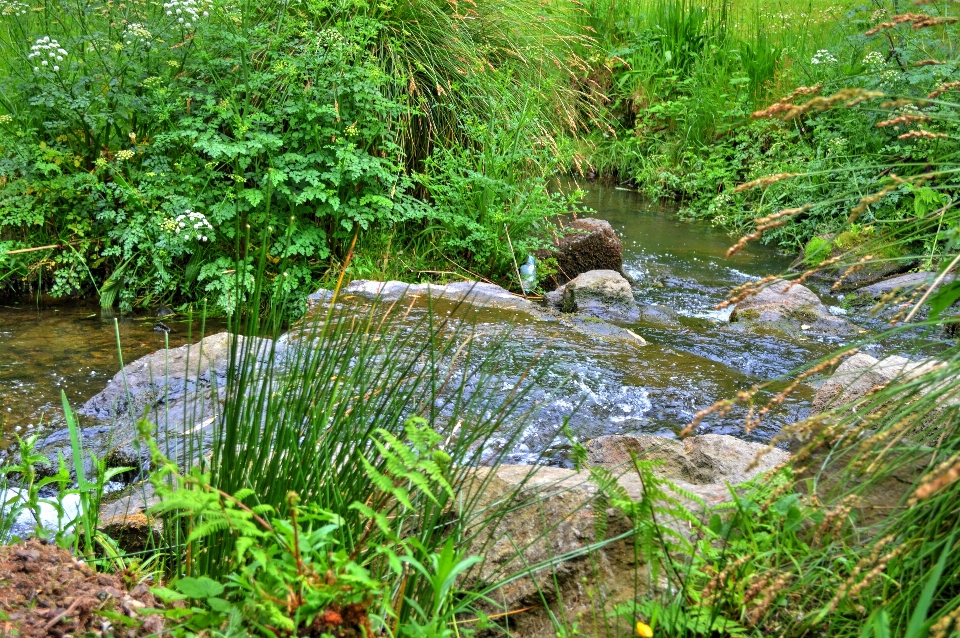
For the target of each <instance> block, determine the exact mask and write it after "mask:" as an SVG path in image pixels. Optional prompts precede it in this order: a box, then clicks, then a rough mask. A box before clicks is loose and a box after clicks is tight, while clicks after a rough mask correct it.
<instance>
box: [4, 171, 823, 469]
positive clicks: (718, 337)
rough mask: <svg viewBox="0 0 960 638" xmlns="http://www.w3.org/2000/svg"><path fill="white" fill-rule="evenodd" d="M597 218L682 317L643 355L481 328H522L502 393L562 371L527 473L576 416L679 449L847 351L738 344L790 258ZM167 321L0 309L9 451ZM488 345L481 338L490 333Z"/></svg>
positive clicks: (529, 445)
mask: <svg viewBox="0 0 960 638" xmlns="http://www.w3.org/2000/svg"><path fill="white" fill-rule="evenodd" d="M586 204H587V205H588V206H589V207H591V208H593V209H594V210H596V211H597V215H596V216H597V217H600V218H602V219H606V220H608V221H610V222H611V224H612V225H613V226H614V228H615V229H616V230H617V232H618V233H619V234H620V237H621V239H622V241H623V245H624V271H625V273H626V274H627V275H628V276H629V277H630V278H631V280H632V281H633V285H634V291H635V296H636V298H637V300H638V301H639V302H640V303H642V304H659V305H662V306H667V307H669V308H672V309H674V310H675V311H676V312H677V313H678V317H677V320H676V321H675V322H674V323H673V324H671V325H670V326H668V327H663V326H658V325H650V324H644V323H640V324H637V325H634V326H630V328H631V329H632V330H634V332H636V333H638V334H640V335H642V337H643V338H644V339H646V341H647V342H648V345H646V346H642V347H640V346H636V345H634V346H625V345H624V343H623V342H622V341H617V340H612V341H611V340H609V339H603V338H597V336H596V335H591V334H590V333H589V331H587V332H584V331H583V330H572V329H568V328H564V327H563V325H561V324H563V322H562V321H560V322H559V323H557V321H543V320H537V319H535V318H530V317H524V316H520V315H512V314H511V313H510V312H509V311H506V310H503V309H498V310H496V311H494V310H489V311H486V314H480V315H478V317H479V320H480V322H481V324H482V323H484V322H486V323H487V324H489V326H491V328H493V327H496V326H498V325H500V326H502V325H503V324H506V323H511V324H513V329H512V333H511V336H510V339H511V342H510V345H511V347H510V348H509V353H510V354H509V356H508V357H507V359H508V360H507V361H505V362H504V364H505V366H506V367H505V369H507V370H508V371H509V372H508V374H507V375H506V376H505V377H504V383H503V389H502V391H503V392H509V391H510V388H511V387H512V386H511V384H512V382H513V380H515V379H516V378H517V377H518V376H519V375H521V374H522V371H523V370H526V369H528V368H530V367H535V366H537V365H539V359H538V355H539V353H540V352H541V351H544V350H545V351H546V352H547V354H548V356H547V357H546V358H547V359H549V360H550V362H551V363H550V365H551V366H552V367H551V368H550V372H549V374H548V375H547V376H546V383H545V385H544V387H543V388H542V390H538V393H537V395H536V396H535V397H534V398H536V399H537V400H538V401H540V403H541V405H542V406H543V407H542V410H541V412H540V414H539V415H538V416H537V418H536V419H535V421H534V422H533V423H532V424H531V426H530V427H529V429H528V430H527V432H525V434H524V437H523V440H522V443H521V445H520V447H519V448H518V449H517V450H516V460H518V461H523V460H529V458H531V457H532V456H535V455H536V454H538V453H539V452H541V451H543V450H544V449H550V450H553V451H554V452H555V454H556V455H562V453H563V449H562V448H563V446H562V445H561V446H558V445H557V444H556V443H554V442H553V441H555V436H556V433H557V431H558V429H559V427H560V425H561V424H562V423H563V421H564V418H566V417H568V416H569V415H570V413H571V411H572V410H573V408H574V407H577V408H579V409H578V411H577V412H576V415H575V416H574V418H573V419H572V420H571V422H570V427H571V429H572V430H573V431H574V432H575V434H576V435H577V436H578V437H579V438H581V439H589V438H592V437H594V436H598V435H602V434H611V433H637V432H643V433H650V434H663V435H668V436H670V435H673V434H675V433H676V432H677V431H678V430H679V429H681V428H682V427H683V426H684V425H686V424H687V423H688V422H689V421H690V419H691V418H692V417H693V415H694V413H695V412H696V411H697V410H700V409H702V408H704V407H707V406H708V405H710V404H712V403H713V402H714V401H716V400H719V399H723V398H728V397H732V396H733V395H735V394H736V393H737V391H739V390H743V389H747V388H749V387H751V386H753V385H755V384H757V383H759V382H762V381H768V380H771V379H775V378H778V377H780V376H781V375H784V374H786V373H788V372H789V371H790V370H791V369H793V368H795V367H797V366H800V365H802V364H804V363H806V362H808V361H811V360H813V359H815V358H817V357H819V356H822V355H823V354H826V353H827V352H829V351H830V350H831V349H832V348H833V347H835V345H836V344H835V343H833V344H832V343H827V342H823V341H818V340H816V339H813V338H809V339H804V338H803V337H797V338H796V339H793V340H790V341H786V340H783V339H779V338H776V337H774V336H769V335H763V334H754V333H749V332H742V331H735V330H730V329H729V328H728V314H729V312H728V311H727V312H724V311H717V310H715V309H714V307H715V306H716V305H717V304H718V303H719V302H721V301H722V300H724V299H725V298H726V294H727V292H728V291H729V290H730V288H732V287H733V286H736V285H739V284H742V283H744V282H745V281H748V280H751V279H756V278H759V277H761V276H763V275H766V274H769V273H772V272H781V271H783V270H785V269H786V267H787V266H788V265H789V261H790V260H789V259H788V258H787V257H785V256H783V255H780V254H778V253H776V252H774V251H772V250H769V249H766V248H764V247H762V246H751V247H749V248H748V249H747V250H744V251H742V252H741V253H739V254H738V255H736V256H734V257H733V258H730V259H727V258H726V257H725V253H726V250H727V248H728V247H729V245H730V243H731V239H730V238H729V237H728V236H726V235H724V234H722V233H720V232H717V231H716V230H714V229H713V228H711V227H710V226H709V225H705V224H702V223H692V222H686V221H681V220H679V219H677V217H676V216H675V215H674V214H673V213H672V212H671V211H669V210H665V209H663V208H660V207H657V206H654V205H651V204H650V203H649V202H648V201H646V200H644V199H643V198H642V197H641V196H639V195H638V194H637V193H635V192H631V191H626V190H622V189H618V188H612V187H594V188H592V190H591V192H590V193H589V195H588V197H587V201H586ZM826 301H827V302H828V303H832V300H830V299H826ZM414 314H416V313H414ZM156 321H157V320H156V318H154V317H147V316H143V317H127V318H121V319H119V321H117V320H116V319H115V318H113V317H106V316H104V315H103V314H102V313H101V312H100V310H99V308H98V307H96V306H91V305H81V306H60V307H52V308H37V307H36V306H30V305H28V304H21V305H19V306H15V307H2V308H0V425H2V445H3V446H8V445H9V444H10V442H11V441H12V440H13V435H14V434H19V435H21V436H22V435H24V434H26V433H29V432H34V431H38V430H41V429H43V430H49V429H55V428H58V427H62V425H63V418H62V415H60V411H59V405H60V392H61V390H64V391H66V393H67V397H68V399H69V400H70V401H71V403H72V404H74V405H79V404H80V403H82V402H83V401H85V400H86V399H88V398H89V397H91V396H92V395H94V394H96V393H97V392H99V391H100V390H102V389H103V387H104V385H105V384H106V382H107V380H108V379H109V378H110V377H111V376H112V375H113V374H114V373H116V371H117V370H118V369H119V361H118V357H117V347H116V346H117V337H116V328H117V326H119V334H120V343H121V346H122V350H123V356H124V358H125V362H127V363H129V362H130V361H133V360H134V359H135V358H137V357H139V356H142V355H144V354H147V353H150V352H153V351H156V350H158V349H160V348H162V347H163V345H164V334H163V333H157V332H155V331H154V323H155V322H156ZM163 321H164V323H166V324H168V325H169V326H170V327H171V328H173V330H174V331H173V332H172V333H170V335H169V343H170V345H171V346H178V345H181V344H183V343H186V342H187V340H188V334H189V333H190V331H191V330H192V331H193V333H194V334H198V333H199V332H200V326H199V325H198V324H194V325H193V326H190V325H189V324H188V322H186V321H177V320H175V319H173V320H168V319H166V318H165V319H164V320H163ZM215 329H216V330H219V329H220V327H219V326H211V325H208V326H207V329H206V333H207V334H212V333H213V332H215V331H216V330H215ZM558 330H559V332H557V331H558ZM479 331H480V332H481V333H483V331H484V329H483V326H482V325H481V326H480V330H479ZM494 332H495V331H494V330H490V331H488V333H489V334H490V335H493V333H494ZM484 338H488V339H491V340H492V339H496V338H497V337H494V336H489V337H481V338H480V339H479V343H481V344H482V342H483V339H484ZM511 375H512V376H511ZM811 396H812V390H811V389H810V388H806V387H804V388H801V389H800V391H798V392H797V393H795V394H794V395H793V396H792V397H791V398H790V400H788V401H787V402H786V403H785V405H784V406H783V409H782V410H781V411H780V412H779V413H778V414H775V415H772V416H771V417H770V418H769V419H768V420H767V421H766V422H765V423H764V424H763V425H762V426H761V427H760V428H758V429H757V430H755V431H754V432H753V433H752V434H751V437H752V438H755V439H760V440H769V438H770V437H771V436H773V435H774V434H775V433H776V432H777V431H778V430H779V428H780V427H782V426H783V425H784V424H785V423H788V422H791V421H793V420H796V419H797V418H800V417H802V416H803V414H804V412H805V410H806V408H807V406H808V404H809V399H810V397H811ZM742 420H743V413H739V412H733V413H731V414H730V415H727V416H726V417H725V418H722V419H720V418H714V419H712V420H707V421H705V422H704V424H703V429H702V430H701V431H710V432H719V433H729V434H738V433H740V431H741V429H742Z"/></svg>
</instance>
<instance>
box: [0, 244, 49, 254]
mask: <svg viewBox="0 0 960 638" xmlns="http://www.w3.org/2000/svg"><path fill="white" fill-rule="evenodd" d="M63 245H64V244H50V245H49V246H37V247H36V248H18V249H16V250H8V251H7V252H5V253H4V254H5V255H17V254H19V253H35V252H37V251H39V250H50V249H51V248H60V247H61V246H63Z"/></svg>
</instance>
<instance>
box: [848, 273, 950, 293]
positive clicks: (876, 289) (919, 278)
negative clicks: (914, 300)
mask: <svg viewBox="0 0 960 638" xmlns="http://www.w3.org/2000/svg"><path fill="white" fill-rule="evenodd" d="M936 278H937V273H935V272H912V273H908V274H906V275H900V276H899V277H891V278H890V279H884V280H883V281H878V282H877V283H875V284H870V285H869V286H864V287H863V288H858V289H857V290H855V291H854V292H853V293H851V294H852V295H854V296H855V297H866V298H870V299H879V298H880V297H883V296H884V295H887V294H890V293H898V292H911V291H913V290H916V289H917V288H919V287H920V286H923V285H924V284H930V283H932V282H933V280H934V279H936ZM953 279H954V277H953V276H952V275H948V276H947V277H946V278H945V279H944V283H950V282H952V281H953Z"/></svg>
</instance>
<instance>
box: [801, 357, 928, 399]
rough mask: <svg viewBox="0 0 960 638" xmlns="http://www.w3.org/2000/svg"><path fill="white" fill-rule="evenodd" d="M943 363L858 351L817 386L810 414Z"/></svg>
mask: <svg viewBox="0 0 960 638" xmlns="http://www.w3.org/2000/svg"><path fill="white" fill-rule="evenodd" d="M942 365H943V364H942V363H939V362H936V361H933V360H930V359H924V360H921V361H910V360H909V359H907V358H906V357H899V356H889V357H886V358H885V359H883V360H882V361H880V360H878V359H876V358H874V357H871V356H870V355H868V354H863V353H857V354H855V355H853V356H851V357H848V358H847V359H846V360H844V362H843V363H841V364H840V365H839V366H838V367H837V369H836V371H835V372H834V373H833V375H832V376H831V377H830V378H829V379H827V380H826V381H825V382H824V383H823V384H821V386H820V387H819V388H818V389H817V395H816V396H815V397H814V399H813V406H812V407H811V413H812V414H819V413H820V412H824V411H825V410H829V409H831V408H835V407H838V406H842V405H845V404H849V403H853V402H854V401H857V400H859V399H862V398H864V397H865V396H867V395H868V394H869V393H871V392H872V391H873V390H874V388H878V387H882V386H885V385H887V384H889V383H891V382H894V381H899V382H904V381H909V380H911V379H915V378H916V377H918V376H920V375H922V374H924V373H926V372H930V371H932V370H934V369H936V368H937V367H941V366H942Z"/></svg>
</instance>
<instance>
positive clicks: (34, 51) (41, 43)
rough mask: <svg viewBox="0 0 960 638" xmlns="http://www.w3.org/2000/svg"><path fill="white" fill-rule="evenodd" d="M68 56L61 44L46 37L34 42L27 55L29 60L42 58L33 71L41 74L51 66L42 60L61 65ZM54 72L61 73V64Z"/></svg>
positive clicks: (1, 0)
mask: <svg viewBox="0 0 960 638" xmlns="http://www.w3.org/2000/svg"><path fill="white" fill-rule="evenodd" d="M0 2H3V0H0ZM44 54H46V55H44ZM67 55H68V54H67V50H66V49H64V48H63V47H61V46H60V43H59V42H57V41H56V40H54V39H53V38H51V37H50V36H44V37H42V38H39V39H38V40H37V41H36V42H34V43H33V44H32V45H31V46H30V53H29V54H28V55H27V58H28V59H33V58H41V60H40V66H34V67H33V71H34V72H35V73H40V72H41V70H42V68H41V67H45V66H50V61H49V60H48V59H42V58H49V59H52V60H54V61H55V62H57V63H59V62H63V60H64V58H66V57H67ZM53 70H54V71H59V70H60V66H59V64H56V65H54V67H53Z"/></svg>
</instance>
